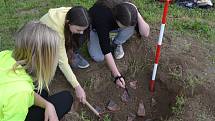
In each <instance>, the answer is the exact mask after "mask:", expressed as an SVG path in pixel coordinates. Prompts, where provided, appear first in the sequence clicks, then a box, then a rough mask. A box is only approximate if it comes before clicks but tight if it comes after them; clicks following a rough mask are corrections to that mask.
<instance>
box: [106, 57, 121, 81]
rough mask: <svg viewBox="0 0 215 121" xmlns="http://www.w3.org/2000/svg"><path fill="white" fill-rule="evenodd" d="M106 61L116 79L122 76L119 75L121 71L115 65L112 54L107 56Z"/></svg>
mask: <svg viewBox="0 0 215 121" xmlns="http://www.w3.org/2000/svg"><path fill="white" fill-rule="evenodd" d="M105 61H106V63H107V65H108V67H109V69H110V70H111V72H112V75H113V76H114V77H116V76H120V75H121V74H120V73H119V70H118V69H117V66H116V63H115V61H114V59H113V56H112V54H111V53H109V54H106V55H105Z"/></svg>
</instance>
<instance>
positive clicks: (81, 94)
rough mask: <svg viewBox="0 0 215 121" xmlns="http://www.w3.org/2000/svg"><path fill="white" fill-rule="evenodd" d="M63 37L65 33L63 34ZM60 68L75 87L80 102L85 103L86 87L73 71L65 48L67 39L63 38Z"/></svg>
mask: <svg viewBox="0 0 215 121" xmlns="http://www.w3.org/2000/svg"><path fill="white" fill-rule="evenodd" d="M61 35H62V36H60V37H61V38H64V37H63V34H61ZM58 63H59V68H60V70H61V71H62V72H63V74H64V76H65V77H66V79H67V80H68V82H69V83H70V84H71V85H72V86H73V88H75V93H76V96H77V98H78V99H79V100H80V102H82V103H84V102H85V100H86V94H85V92H84V89H83V88H82V87H81V85H80V84H79V83H78V81H77V79H76V76H75V74H74V73H73V71H72V69H71V67H70V65H69V63H68V57H67V54H66V48H65V41H64V40H63V39H61V44H60V51H59V62H58Z"/></svg>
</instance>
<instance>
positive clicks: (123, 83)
mask: <svg viewBox="0 0 215 121" xmlns="http://www.w3.org/2000/svg"><path fill="white" fill-rule="evenodd" d="M122 85H123V87H124V88H125V80H123V81H122Z"/></svg>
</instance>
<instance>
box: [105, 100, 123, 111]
mask: <svg viewBox="0 0 215 121" xmlns="http://www.w3.org/2000/svg"><path fill="white" fill-rule="evenodd" d="M107 109H108V110H110V111H119V110H120V107H119V106H118V105H117V104H116V103H115V102H114V101H113V100H110V101H109V102H108V106H107Z"/></svg>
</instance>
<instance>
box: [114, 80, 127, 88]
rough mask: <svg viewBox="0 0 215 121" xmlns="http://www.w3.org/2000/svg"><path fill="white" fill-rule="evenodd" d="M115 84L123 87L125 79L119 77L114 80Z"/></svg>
mask: <svg viewBox="0 0 215 121" xmlns="http://www.w3.org/2000/svg"><path fill="white" fill-rule="evenodd" d="M116 84H117V85H118V86H119V87H121V88H125V80H124V78H119V79H117V80H116Z"/></svg>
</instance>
